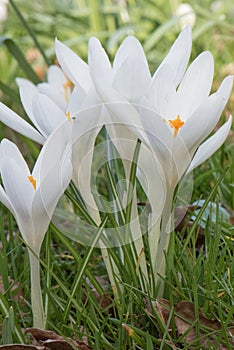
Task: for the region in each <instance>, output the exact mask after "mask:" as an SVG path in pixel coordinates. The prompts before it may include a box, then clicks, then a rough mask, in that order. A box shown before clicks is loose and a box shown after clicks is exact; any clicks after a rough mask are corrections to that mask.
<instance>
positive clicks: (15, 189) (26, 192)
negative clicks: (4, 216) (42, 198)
mask: <svg viewBox="0 0 234 350" xmlns="http://www.w3.org/2000/svg"><path fill="white" fill-rule="evenodd" d="M29 175H30V173H29V171H28V173H27V174H25V173H23V172H22V168H21V167H19V165H18V164H17V162H16V161H15V160H14V159H12V158H11V159H8V160H6V159H5V161H4V162H3V164H2V169H1V176H2V181H3V185H4V189H5V192H6V195H7V197H8V198H9V201H10V203H11V204H12V206H13V207H14V210H15V213H16V214H17V215H18V216H19V217H21V218H23V219H24V220H25V221H28V220H30V216H31V203H32V198H33V196H34V194H35V190H34V188H33V185H32V184H31V183H30V181H29V179H28V176H29Z"/></svg>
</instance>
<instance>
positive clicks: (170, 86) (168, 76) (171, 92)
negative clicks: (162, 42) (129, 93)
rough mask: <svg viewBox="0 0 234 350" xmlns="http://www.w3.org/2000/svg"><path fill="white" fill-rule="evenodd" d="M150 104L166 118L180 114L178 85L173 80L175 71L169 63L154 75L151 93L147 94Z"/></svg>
mask: <svg viewBox="0 0 234 350" xmlns="http://www.w3.org/2000/svg"><path fill="white" fill-rule="evenodd" d="M147 97H148V99H149V103H150V105H152V108H154V109H155V110H156V111H158V113H159V114H160V115H161V116H162V117H164V118H166V119H173V118H175V117H176V116H177V115H178V108H179V105H178V98H177V93H176V86H175V83H174V80H173V72H172V70H171V67H170V66H169V65H168V64H165V65H164V66H162V68H161V69H160V71H159V73H158V74H157V75H156V76H155V77H154V79H153V81H152V85H151V88H150V94H149V96H147Z"/></svg>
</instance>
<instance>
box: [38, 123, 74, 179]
mask: <svg viewBox="0 0 234 350" xmlns="http://www.w3.org/2000/svg"><path fill="white" fill-rule="evenodd" d="M72 124H73V123H72V122H71V121H69V120H68V119H67V120H65V121H64V122H63V123H62V124H60V125H59V126H58V127H57V128H56V129H55V130H54V131H53V132H52V133H51V134H50V136H49V138H48V139H47V140H46V142H45V144H44V146H43V147H42V149H41V152H40V154H39V157H38V158H37V161H36V164H35V166H34V169H33V172H32V175H33V176H34V177H35V178H36V179H37V180H38V183H39V184H40V183H41V182H42V181H43V179H44V177H46V174H47V173H48V172H49V171H50V170H51V169H53V168H54V167H55V166H56V164H58V163H59V162H60V161H61V159H62V158H63V157H64V154H66V156H67V157H68V158H70V157H71V143H72V137H71V133H72V126H73V125H72ZM55 176H56V175H55Z"/></svg>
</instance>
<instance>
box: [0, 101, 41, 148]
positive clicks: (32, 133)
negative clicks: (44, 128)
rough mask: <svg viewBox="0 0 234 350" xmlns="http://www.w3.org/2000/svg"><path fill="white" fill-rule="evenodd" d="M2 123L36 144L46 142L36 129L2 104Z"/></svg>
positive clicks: (0, 117) (0, 108) (0, 111)
mask: <svg viewBox="0 0 234 350" xmlns="http://www.w3.org/2000/svg"><path fill="white" fill-rule="evenodd" d="M0 121H1V122H3V123H4V124H5V125H7V126H8V127H10V128H11V129H13V130H15V131H17V132H19V133H20V134H22V135H24V136H26V137H28V138H30V139H31V140H33V141H35V142H38V143H40V144H43V143H44V142H45V138H44V137H43V136H42V135H41V134H40V133H39V132H38V131H37V130H36V129H35V128H33V127H32V126H31V125H30V124H29V123H27V122H26V121H25V120H24V119H23V118H21V117H20V116H19V115H18V114H16V113H15V112H13V111H12V110H11V109H10V108H8V107H7V106H5V105H4V104H3V103H1V102H0Z"/></svg>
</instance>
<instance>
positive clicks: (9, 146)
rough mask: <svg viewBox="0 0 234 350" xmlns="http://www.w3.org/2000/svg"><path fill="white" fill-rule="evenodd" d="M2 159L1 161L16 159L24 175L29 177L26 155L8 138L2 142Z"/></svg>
mask: <svg viewBox="0 0 234 350" xmlns="http://www.w3.org/2000/svg"><path fill="white" fill-rule="evenodd" d="M0 159H1V161H4V160H5V159H6V161H7V160H9V159H14V161H15V162H16V163H17V165H18V167H19V168H20V172H21V173H22V175H23V176H24V177H27V175H29V168H28V165H27V163H26V162H25V160H24V157H23V156H22V154H21V153H20V151H19V149H18V147H17V146H16V145H15V144H14V143H13V142H11V141H9V140H7V139H3V140H2V141H1V144H0Z"/></svg>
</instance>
